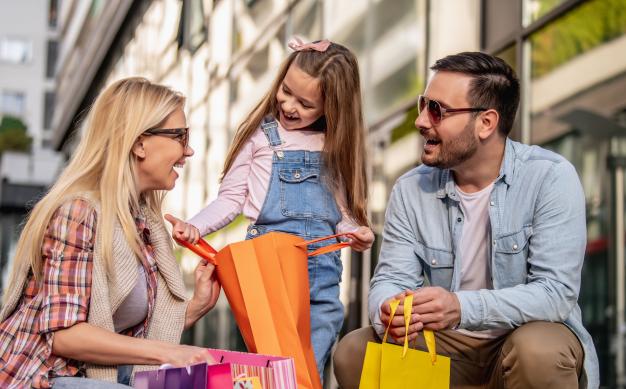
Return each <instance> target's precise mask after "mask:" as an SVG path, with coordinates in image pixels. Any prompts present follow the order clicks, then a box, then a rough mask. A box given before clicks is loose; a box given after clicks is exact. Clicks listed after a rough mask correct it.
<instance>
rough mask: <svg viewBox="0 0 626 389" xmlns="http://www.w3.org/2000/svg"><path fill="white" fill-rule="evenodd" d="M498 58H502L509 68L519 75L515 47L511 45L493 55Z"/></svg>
mask: <svg viewBox="0 0 626 389" xmlns="http://www.w3.org/2000/svg"><path fill="white" fill-rule="evenodd" d="M494 55H495V56H496V57H498V58H502V59H503V60H504V62H506V63H507V64H508V65H509V66H510V67H512V68H513V70H515V73H517V74H518V75H519V71H518V69H517V45H515V44H513V45H511V46H509V47H507V48H506V49H504V50H502V51H499V52H497V53H495V54H494Z"/></svg>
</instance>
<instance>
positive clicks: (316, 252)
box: [296, 233, 350, 257]
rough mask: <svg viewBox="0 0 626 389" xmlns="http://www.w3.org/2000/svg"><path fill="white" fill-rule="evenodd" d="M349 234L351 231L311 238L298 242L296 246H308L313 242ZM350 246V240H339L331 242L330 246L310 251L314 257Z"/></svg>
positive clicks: (310, 255) (310, 254)
mask: <svg viewBox="0 0 626 389" xmlns="http://www.w3.org/2000/svg"><path fill="white" fill-rule="evenodd" d="M348 235H350V233H343V234H335V235H328V236H325V237H323V238H317V239H313V240H309V241H307V242H302V243H298V244H296V246H298V247H306V246H308V245H310V244H313V243H317V242H322V241H325V240H328V239H333V238H340V237H342V236H348ZM348 246H350V243H349V242H337V243H333V244H329V245H328V246H324V247H320V248H319V249H317V250H314V251H312V252H310V253H309V257H314V256H316V255H321V254H326V253H330V252H333V251H337V250H341V249H342V248H344V247H348Z"/></svg>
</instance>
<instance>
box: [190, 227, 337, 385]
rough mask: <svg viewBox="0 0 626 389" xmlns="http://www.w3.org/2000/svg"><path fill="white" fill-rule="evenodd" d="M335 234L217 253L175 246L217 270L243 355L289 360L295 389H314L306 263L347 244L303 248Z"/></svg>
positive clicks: (258, 241) (271, 238)
mask: <svg viewBox="0 0 626 389" xmlns="http://www.w3.org/2000/svg"><path fill="white" fill-rule="evenodd" d="M338 236H340V235H331V236H328V237H324V238H320V239H315V240H312V241H308V242H307V241H304V239H302V238H300V237H298V236H295V235H291V234H286V233H282V232H270V233H267V234H265V235H262V236H259V237H257V238H254V239H250V240H245V241H242V242H237V243H232V244H229V245H228V246H226V247H224V248H223V249H222V250H220V251H219V252H215V250H214V249H213V248H212V247H211V246H210V245H208V244H207V243H206V242H205V241H203V240H200V242H199V243H198V244H197V245H190V244H189V243H187V242H183V241H181V242H179V243H181V244H183V245H184V246H186V247H188V248H190V249H191V250H193V251H194V252H195V253H196V254H198V255H200V256H202V257H204V258H206V259H207V260H209V261H210V262H211V263H214V264H215V265H216V266H217V276H218V279H219V281H220V283H221V284H222V287H223V288H224V292H225V293H226V297H227V298H228V302H229V304H230V307H231V310H232V311H233V315H234V316H235V320H236V321H237V325H238V326H239V330H240V331H241V334H242V336H243V339H244V341H245V342H246V346H247V348H248V351H250V352H256V353H263V354H270V355H281V356H286V357H291V358H293V359H294V361H295V365H296V378H297V382H298V387H299V388H303V389H320V388H321V387H322V386H321V382H320V378H319V375H318V373H317V366H316V364H315V356H314V354H313V347H312V345H311V308H310V302H309V276H308V265H307V263H308V259H307V257H309V256H315V255H319V254H323V253H327V252H331V251H335V250H338V249H340V248H342V247H345V246H347V245H348V243H345V242H336V243H333V244H330V245H328V246H325V247H322V248H320V249H318V250H316V251H314V252H311V253H308V251H307V248H306V246H307V245H308V244H312V243H317V242H320V241H323V240H327V239H332V238H336V237H338Z"/></svg>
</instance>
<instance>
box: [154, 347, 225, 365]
mask: <svg viewBox="0 0 626 389" xmlns="http://www.w3.org/2000/svg"><path fill="white" fill-rule="evenodd" d="M168 355H169V357H168V359H167V360H166V361H165V363H166V364H170V365H172V366H174V367H180V366H187V365H193V364H196V363H202V362H206V363H208V364H210V365H212V364H214V363H215V359H213V357H212V356H211V354H210V353H209V350H208V349H206V348H203V347H196V346H188V345H185V344H181V345H175V346H174V347H173V348H172V350H170V352H169V353H168Z"/></svg>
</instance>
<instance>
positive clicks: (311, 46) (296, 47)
mask: <svg viewBox="0 0 626 389" xmlns="http://www.w3.org/2000/svg"><path fill="white" fill-rule="evenodd" d="M287 46H289V48H290V49H291V50H293V51H304V50H315V51H319V52H321V53H323V52H324V51H326V50H328V47H329V46H330V41H329V40H328V39H322V40H321V41H314V42H309V43H304V42H303V41H302V39H300V38H298V37H297V36H295V37H293V38H291V39H290V40H289V43H288V44H287Z"/></svg>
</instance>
